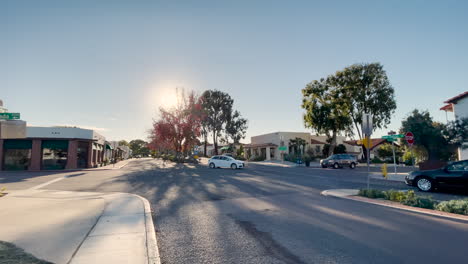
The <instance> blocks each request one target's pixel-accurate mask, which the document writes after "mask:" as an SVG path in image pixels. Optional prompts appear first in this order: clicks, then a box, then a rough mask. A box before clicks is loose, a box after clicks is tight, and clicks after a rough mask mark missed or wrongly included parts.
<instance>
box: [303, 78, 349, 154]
mask: <svg viewBox="0 0 468 264" xmlns="http://www.w3.org/2000/svg"><path fill="white" fill-rule="evenodd" d="M332 78H333V77H329V78H326V79H324V78H322V79H320V80H314V81H312V82H311V83H309V84H307V85H306V87H305V88H304V89H302V95H303V99H302V108H304V109H305V111H306V112H305V114H304V124H305V126H306V127H308V128H311V129H313V130H314V131H316V132H317V133H319V134H325V135H326V136H327V137H328V138H329V139H330V145H331V147H330V148H329V150H328V156H330V155H331V154H332V153H333V150H334V149H335V146H336V137H337V135H338V134H339V133H340V132H345V133H349V132H350V131H351V127H352V120H351V118H350V115H349V110H348V109H349V98H346V97H345V96H344V95H343V93H342V89H339V88H338V87H337V86H335V85H334V84H336V82H335V81H333V80H332Z"/></svg>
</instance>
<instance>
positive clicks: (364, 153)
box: [362, 139, 367, 161]
mask: <svg viewBox="0 0 468 264" xmlns="http://www.w3.org/2000/svg"><path fill="white" fill-rule="evenodd" d="M363 140H364V139H363ZM362 158H363V160H365V161H366V160H367V148H366V146H364V144H362Z"/></svg>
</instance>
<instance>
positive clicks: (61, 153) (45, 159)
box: [42, 140, 68, 170]
mask: <svg viewBox="0 0 468 264" xmlns="http://www.w3.org/2000/svg"><path fill="white" fill-rule="evenodd" d="M67 151H68V141H67V140H44V141H42V168H43V169H44V170H61V169H65V166H66V165H67V154H68V152H67Z"/></svg>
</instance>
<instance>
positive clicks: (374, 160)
mask: <svg viewBox="0 0 468 264" xmlns="http://www.w3.org/2000/svg"><path fill="white" fill-rule="evenodd" d="M371 161H372V163H383V161H382V160H381V159H379V158H377V157H375V158H373V159H372V160H371Z"/></svg>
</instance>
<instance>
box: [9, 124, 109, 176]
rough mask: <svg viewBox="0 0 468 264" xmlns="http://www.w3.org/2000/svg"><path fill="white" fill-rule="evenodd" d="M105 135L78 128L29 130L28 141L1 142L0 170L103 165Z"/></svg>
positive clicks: (39, 128)
mask: <svg viewBox="0 0 468 264" xmlns="http://www.w3.org/2000/svg"><path fill="white" fill-rule="evenodd" d="M108 148H109V147H107V148H106V141H105V138H104V136H102V135H100V134H99V133H97V132H96V131H93V130H90V129H83V128H78V127H27V129H26V138H18V139H0V169H2V170H34V171H35V170H60V169H79V168H93V167H97V166H101V165H103V161H104V154H105V152H106V149H108Z"/></svg>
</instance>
